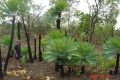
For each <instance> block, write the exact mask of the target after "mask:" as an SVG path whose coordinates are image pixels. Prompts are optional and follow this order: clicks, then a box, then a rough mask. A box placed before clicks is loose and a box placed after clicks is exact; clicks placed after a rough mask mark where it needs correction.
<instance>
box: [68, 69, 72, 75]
mask: <svg viewBox="0 0 120 80" xmlns="http://www.w3.org/2000/svg"><path fill="white" fill-rule="evenodd" d="M71 68H72V67H69V70H68V76H70V73H71Z"/></svg>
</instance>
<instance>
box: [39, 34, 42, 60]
mask: <svg viewBox="0 0 120 80" xmlns="http://www.w3.org/2000/svg"><path fill="white" fill-rule="evenodd" d="M40 61H42V51H41V33H40V34H39V62H40Z"/></svg>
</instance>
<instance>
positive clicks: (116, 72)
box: [114, 53, 120, 75]
mask: <svg viewBox="0 0 120 80" xmlns="http://www.w3.org/2000/svg"><path fill="white" fill-rule="evenodd" d="M119 56H120V54H119V53H117V58H116V66H115V71H114V74H115V75H117V74H118V68H119Z"/></svg>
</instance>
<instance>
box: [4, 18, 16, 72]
mask: <svg viewBox="0 0 120 80" xmlns="http://www.w3.org/2000/svg"><path fill="white" fill-rule="evenodd" d="M14 27H15V16H13V20H12V31H11V41H10V46H9V50H8V54H7V57H6V61H5V66H4V72H5V73H6V70H7V65H8V60H9V57H10V52H11V49H12V43H13V35H14Z"/></svg>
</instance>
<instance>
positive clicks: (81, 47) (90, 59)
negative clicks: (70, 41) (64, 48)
mask: <svg viewBox="0 0 120 80" xmlns="http://www.w3.org/2000/svg"><path fill="white" fill-rule="evenodd" d="M98 57H99V56H98V54H96V50H95V49H94V47H93V46H92V45H91V44H90V43H88V42H81V43H78V47H77V58H78V59H80V60H79V62H80V63H81V64H82V69H81V70H82V72H81V73H84V68H85V65H86V64H87V63H89V64H93V65H95V64H96V63H97V62H98Z"/></svg>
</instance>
